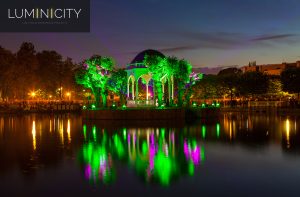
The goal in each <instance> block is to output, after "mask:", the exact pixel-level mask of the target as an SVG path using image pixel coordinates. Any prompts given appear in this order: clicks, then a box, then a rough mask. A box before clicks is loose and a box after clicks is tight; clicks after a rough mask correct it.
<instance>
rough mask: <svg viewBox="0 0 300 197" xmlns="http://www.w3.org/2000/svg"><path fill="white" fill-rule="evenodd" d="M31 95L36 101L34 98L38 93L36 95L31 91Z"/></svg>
mask: <svg viewBox="0 0 300 197" xmlns="http://www.w3.org/2000/svg"><path fill="white" fill-rule="evenodd" d="M29 95H30V96H31V97H32V98H33V99H34V97H35V96H36V93H35V92H34V91H31V92H30V93H29Z"/></svg>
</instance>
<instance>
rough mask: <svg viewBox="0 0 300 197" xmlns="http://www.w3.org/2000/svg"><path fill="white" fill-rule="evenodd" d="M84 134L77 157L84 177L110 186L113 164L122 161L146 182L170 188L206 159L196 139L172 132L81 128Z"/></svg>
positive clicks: (85, 126)
mask: <svg viewBox="0 0 300 197" xmlns="http://www.w3.org/2000/svg"><path fill="white" fill-rule="evenodd" d="M83 135H84V136H85V137H84V139H85V142H84V144H83V146H82V150H81V151H80V156H79V158H80V162H81V163H82V164H83V169H84V174H85V177H86V178H87V179H88V180H90V181H92V182H98V181H101V182H103V183H105V184H107V183H111V182H112V181H114V180H115V178H116V173H115V169H114V163H118V162H122V163H127V164H128V165H130V166H132V167H133V168H134V169H135V171H136V172H137V174H138V175H139V176H140V177H142V178H143V179H144V181H146V182H158V183H159V184H161V185H169V184H170V182H171V179H174V178H176V177H179V176H180V175H184V174H190V175H193V174H194V171H195V168H196V167H197V166H199V165H200V160H201V159H202V160H204V158H205V154H204V149H203V148H202V149H201V148H200V145H199V142H197V140H196V139H195V138H190V137H186V138H184V137H183V136H175V132H174V130H173V129H166V128H160V129H155V128H152V129H151V128H145V129H143V128H139V129H126V128H123V129H119V130H114V131H112V132H110V131H108V130H106V129H102V128H97V127H96V126H95V125H93V126H91V127H90V128H89V127H88V126H87V125H83ZM200 152H201V154H200Z"/></svg>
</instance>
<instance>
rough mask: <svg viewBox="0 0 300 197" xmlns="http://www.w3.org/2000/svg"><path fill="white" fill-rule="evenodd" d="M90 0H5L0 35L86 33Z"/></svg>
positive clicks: (1, 15)
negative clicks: (18, 33) (6, 33)
mask: <svg viewBox="0 0 300 197" xmlns="http://www.w3.org/2000/svg"><path fill="white" fill-rule="evenodd" d="M89 31H90V1H89V0H4V2H1V6H0V32H89Z"/></svg>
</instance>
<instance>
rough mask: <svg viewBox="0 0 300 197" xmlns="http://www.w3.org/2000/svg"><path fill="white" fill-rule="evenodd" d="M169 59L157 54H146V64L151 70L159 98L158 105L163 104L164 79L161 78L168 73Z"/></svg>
mask: <svg viewBox="0 0 300 197" xmlns="http://www.w3.org/2000/svg"><path fill="white" fill-rule="evenodd" d="M166 62H167V59H166V58H162V57H160V56H156V55H146V56H145V58H144V64H145V65H147V67H148V69H149V71H150V72H151V74H152V79H153V82H154V87H155V91H156V95H157V99H158V105H159V106H161V105H162V104H163V92H162V81H161V79H162V78H163V77H164V76H165V75H166V69H165V65H166Z"/></svg>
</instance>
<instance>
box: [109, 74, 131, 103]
mask: <svg viewBox="0 0 300 197" xmlns="http://www.w3.org/2000/svg"><path fill="white" fill-rule="evenodd" d="M126 82H127V73H126V71H125V70H124V69H118V70H115V71H112V73H111V78H110V79H109V89H110V90H111V91H113V92H114V93H115V94H117V95H118V96H119V97H120V102H121V104H124V101H125V99H126V96H125V95H126Z"/></svg>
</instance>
